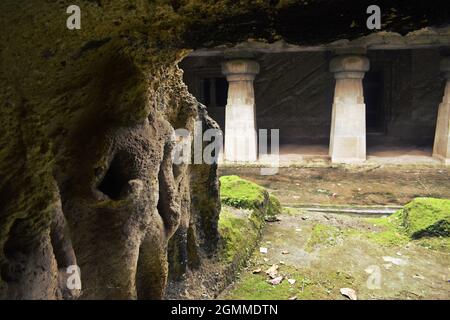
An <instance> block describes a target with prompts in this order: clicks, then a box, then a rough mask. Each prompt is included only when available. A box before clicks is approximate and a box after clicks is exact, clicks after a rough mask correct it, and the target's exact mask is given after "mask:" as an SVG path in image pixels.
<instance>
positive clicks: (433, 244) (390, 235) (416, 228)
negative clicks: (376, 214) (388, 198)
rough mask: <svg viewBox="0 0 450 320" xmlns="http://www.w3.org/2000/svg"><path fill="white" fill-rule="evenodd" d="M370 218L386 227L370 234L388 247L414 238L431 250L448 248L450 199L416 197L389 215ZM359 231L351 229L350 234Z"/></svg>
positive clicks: (376, 224)
mask: <svg viewBox="0 0 450 320" xmlns="http://www.w3.org/2000/svg"><path fill="white" fill-rule="evenodd" d="M368 221H369V222H370V223H372V224H374V225H375V226H377V227H380V228H381V229H382V230H381V231H380V232H377V233H368V234H366V236H367V237H368V238H369V239H371V240H373V241H375V242H377V243H379V244H381V245H386V246H394V245H402V244H405V243H408V242H410V241H414V242H416V243H417V244H419V245H423V246H425V247H428V248H430V249H438V250H440V249H444V250H448V249H449V248H450V245H449V236H450V200H448V199H435V198H416V199H414V200H413V201H411V202H410V203H408V204H406V205H405V206H404V208H403V209H401V210H399V211H397V212H395V213H394V214H392V215H391V216H390V217H388V218H373V219H368ZM352 233H353V234H358V232H350V234H352Z"/></svg>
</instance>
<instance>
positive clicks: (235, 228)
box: [219, 176, 281, 282]
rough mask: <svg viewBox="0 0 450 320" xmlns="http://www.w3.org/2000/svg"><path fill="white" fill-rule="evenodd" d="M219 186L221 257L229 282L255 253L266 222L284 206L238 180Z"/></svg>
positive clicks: (233, 178) (228, 179)
mask: <svg viewBox="0 0 450 320" xmlns="http://www.w3.org/2000/svg"><path fill="white" fill-rule="evenodd" d="M220 186H221V188H220V198H221V201H222V204H223V206H222V211H221V213H220V216H219V234H220V242H219V244H220V247H219V255H220V259H221V260H222V261H223V262H224V263H225V264H227V269H228V270H227V272H226V273H227V280H228V282H230V281H231V280H233V279H234V277H235V275H236V273H237V272H238V271H239V270H240V269H241V268H242V267H243V266H244V265H245V264H246V261H247V260H248V259H249V257H250V256H251V254H252V253H253V251H254V250H255V248H256V246H257V244H258V242H259V240H260V237H261V232H262V230H263V227H264V224H265V221H266V219H268V218H270V217H274V216H276V215H277V214H279V213H281V205H280V202H279V201H278V199H277V198H276V197H275V196H273V195H270V194H269V192H268V191H267V190H266V189H265V188H263V187H261V186H259V185H257V184H255V183H253V182H251V181H248V180H244V179H241V178H240V177H238V176H223V177H221V178H220Z"/></svg>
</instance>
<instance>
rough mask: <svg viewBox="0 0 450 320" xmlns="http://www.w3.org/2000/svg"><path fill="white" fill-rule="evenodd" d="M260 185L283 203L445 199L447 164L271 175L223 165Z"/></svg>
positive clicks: (449, 184) (290, 170) (449, 186)
mask: <svg viewBox="0 0 450 320" xmlns="http://www.w3.org/2000/svg"><path fill="white" fill-rule="evenodd" d="M220 174H221V175H229V174H236V175H238V176H240V177H242V178H245V179H248V180H251V181H253V182H255V183H257V184H259V185H262V186H264V187H266V188H267V189H268V190H269V191H270V192H272V193H273V194H275V195H276V196H277V197H278V198H279V199H280V201H281V203H282V204H283V205H285V206H296V205H305V204H322V205H404V204H406V203H408V202H409V201H411V200H412V199H413V198H416V197H435V198H450V168H449V167H433V166H430V167H428V166H385V165H378V166H357V167H345V166H335V167H330V166H328V167H287V168H280V169H279V173H278V174H277V175H273V176H262V175H260V169H259V168H250V167H239V168H237V167H223V168H221V169H220Z"/></svg>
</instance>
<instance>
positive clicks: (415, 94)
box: [364, 48, 443, 163]
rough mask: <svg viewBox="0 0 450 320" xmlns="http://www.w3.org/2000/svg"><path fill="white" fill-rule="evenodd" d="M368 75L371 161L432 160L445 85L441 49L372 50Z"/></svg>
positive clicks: (366, 97) (365, 93)
mask: <svg viewBox="0 0 450 320" xmlns="http://www.w3.org/2000/svg"><path fill="white" fill-rule="evenodd" d="M367 56H368V58H369V60H370V71H369V72H367V73H366V75H365V78H364V99H365V103H366V127H367V159H369V160H371V161H377V162H397V163H429V162H434V161H435V160H434V159H433V158H432V157H431V156H432V149H433V141H434V135H435V130H436V121H437V107H438V106H439V103H440V100H441V99H442V92H443V87H442V84H441V83H440V81H439V80H438V79H439V78H440V77H439V59H440V58H439V50H438V49H436V48H423V49H397V50H371V51H369V52H368V54H367Z"/></svg>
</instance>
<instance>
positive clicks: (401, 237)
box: [356, 217, 409, 247]
mask: <svg viewBox="0 0 450 320" xmlns="http://www.w3.org/2000/svg"><path fill="white" fill-rule="evenodd" d="M366 221H367V222H369V223H371V224H373V225H374V226H376V227H377V228H380V229H381V230H380V231H376V232H362V231H358V232H356V233H358V234H360V235H363V236H365V237H366V238H367V239H369V240H372V241H373V242H375V243H378V244H380V245H382V246H388V247H390V246H400V245H403V244H406V243H408V242H409V237H408V236H406V235H405V233H404V232H403V230H402V227H401V225H400V224H399V221H398V219H397V218H396V217H389V218H369V219H367V220H366Z"/></svg>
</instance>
